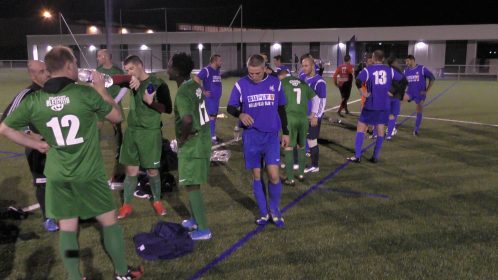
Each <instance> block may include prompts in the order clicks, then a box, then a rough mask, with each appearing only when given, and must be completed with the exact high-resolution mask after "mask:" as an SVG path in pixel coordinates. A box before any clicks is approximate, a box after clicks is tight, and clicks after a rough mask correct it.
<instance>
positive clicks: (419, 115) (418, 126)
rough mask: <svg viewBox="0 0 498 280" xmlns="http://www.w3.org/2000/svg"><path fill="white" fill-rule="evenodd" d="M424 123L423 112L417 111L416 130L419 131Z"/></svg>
mask: <svg viewBox="0 0 498 280" xmlns="http://www.w3.org/2000/svg"><path fill="white" fill-rule="evenodd" d="M420 124H422V113H417V120H416V121H415V131H416V132H418V130H419V129H420Z"/></svg>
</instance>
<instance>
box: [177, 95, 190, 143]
mask: <svg viewBox="0 0 498 280" xmlns="http://www.w3.org/2000/svg"><path fill="white" fill-rule="evenodd" d="M175 104H176V108H177V109H176V110H178V114H179V116H180V118H181V120H182V123H181V127H180V132H181V135H180V137H179V139H177V141H178V145H179V146H182V145H183V144H185V142H187V140H188V138H189V137H190V136H191V134H192V127H193V117H192V115H193V111H194V108H193V106H192V103H191V102H189V100H188V99H187V98H186V97H185V95H182V94H178V95H177V96H176V100H175Z"/></svg>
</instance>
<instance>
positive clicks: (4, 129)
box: [0, 123, 50, 153]
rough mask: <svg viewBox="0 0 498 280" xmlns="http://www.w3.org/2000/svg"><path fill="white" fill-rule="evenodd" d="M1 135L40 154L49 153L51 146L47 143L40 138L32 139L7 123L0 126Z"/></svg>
mask: <svg viewBox="0 0 498 280" xmlns="http://www.w3.org/2000/svg"><path fill="white" fill-rule="evenodd" d="M0 134H2V135H3V136H5V137H7V138H8V139H10V140H11V141H12V142H14V143H16V144H19V145H21V146H24V147H28V148H31V149H36V150H38V151H39V152H40V153H46V152H48V149H49V148H50V146H49V145H48V144H47V142H45V141H42V140H40V139H39V138H35V137H30V136H28V135H26V134H25V133H22V132H20V131H18V130H15V129H13V128H11V127H9V126H7V125H6V124H5V123H1V124H0Z"/></svg>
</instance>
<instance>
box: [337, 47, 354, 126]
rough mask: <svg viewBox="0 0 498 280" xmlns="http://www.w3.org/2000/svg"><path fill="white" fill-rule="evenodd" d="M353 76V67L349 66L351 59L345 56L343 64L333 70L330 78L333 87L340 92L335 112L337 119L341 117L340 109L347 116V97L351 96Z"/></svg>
mask: <svg viewBox="0 0 498 280" xmlns="http://www.w3.org/2000/svg"><path fill="white" fill-rule="evenodd" d="M353 75H354V69H353V65H351V57H350V56H349V54H347V55H345V56H344V63H343V64H341V65H339V67H337V69H335V72H334V75H333V78H332V79H333V81H334V85H335V86H336V87H337V88H338V89H339V91H340V92H341V105H340V106H339V109H338V110H337V114H338V115H339V117H342V114H341V111H342V109H344V111H346V114H349V110H348V100H349V96H350V95H351V87H352V85H353V78H354V76H353Z"/></svg>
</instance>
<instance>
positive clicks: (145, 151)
mask: <svg viewBox="0 0 498 280" xmlns="http://www.w3.org/2000/svg"><path fill="white" fill-rule="evenodd" d="M123 64H124V67H125V70H126V71H127V72H128V74H129V75H131V76H133V77H135V78H136V79H137V80H138V81H140V85H139V86H138V87H135V88H133V89H132V92H131V98H130V111H129V113H128V119H127V122H128V128H127V129H126V132H125V135H124V141H123V145H122V146H121V153H120V157H119V162H120V163H121V164H123V165H125V166H126V178H125V180H124V203H123V206H121V208H120V209H119V214H118V219H123V218H125V217H127V216H129V215H130V214H131V213H132V211H133V208H132V206H131V199H132V198H133V191H134V190H135V188H136V186H137V181H138V180H137V176H138V171H139V168H140V167H142V168H145V169H146V170H147V175H148V176H149V182H150V187H151V190H152V196H153V203H152V206H153V207H154V210H155V211H156V214H157V215H160V216H164V215H166V210H165V209H164V206H163V204H162V202H161V200H160V199H161V177H160V175H159V170H158V169H159V167H160V163H161V151H162V135H161V127H162V123H161V114H162V113H167V114H170V113H171V111H172V105H171V97H170V94H169V88H168V85H166V83H165V82H164V81H163V80H161V79H160V78H158V77H156V76H155V75H153V74H148V73H146V72H145V69H144V64H143V62H142V60H141V59H140V58H139V57H138V56H136V55H130V56H128V57H127V58H126V59H125V60H124V63H123ZM149 90H150V92H149Z"/></svg>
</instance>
